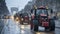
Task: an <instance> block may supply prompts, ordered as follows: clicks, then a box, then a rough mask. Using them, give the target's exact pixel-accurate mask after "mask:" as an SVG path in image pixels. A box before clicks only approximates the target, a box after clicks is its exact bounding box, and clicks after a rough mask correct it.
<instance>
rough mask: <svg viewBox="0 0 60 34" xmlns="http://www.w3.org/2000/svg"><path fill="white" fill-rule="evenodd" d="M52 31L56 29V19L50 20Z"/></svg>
mask: <svg viewBox="0 0 60 34" xmlns="http://www.w3.org/2000/svg"><path fill="white" fill-rule="evenodd" d="M50 31H55V22H54V20H50Z"/></svg>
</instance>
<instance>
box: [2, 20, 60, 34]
mask: <svg viewBox="0 0 60 34" xmlns="http://www.w3.org/2000/svg"><path fill="white" fill-rule="evenodd" d="M4 21H5V26H4V28H3V30H2V32H1V34H60V28H59V26H60V25H58V24H60V23H59V21H55V23H56V28H55V31H54V32H45V31H40V32H34V31H31V30H30V25H21V24H19V23H17V22H15V21H13V20H11V19H8V20H4ZM57 27H58V28H57Z"/></svg>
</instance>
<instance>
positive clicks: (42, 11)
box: [36, 9, 48, 15]
mask: <svg viewBox="0 0 60 34" xmlns="http://www.w3.org/2000/svg"><path fill="white" fill-rule="evenodd" d="M47 13H48V12H47V10H46V9H37V10H36V14H37V15H40V14H47Z"/></svg>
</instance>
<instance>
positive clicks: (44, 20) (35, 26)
mask: <svg viewBox="0 0 60 34" xmlns="http://www.w3.org/2000/svg"><path fill="white" fill-rule="evenodd" d="M52 14H53V10H52V9H48V8H46V7H43V6H41V7H39V8H33V9H31V30H34V31H39V27H43V28H44V29H45V31H54V30H55V21H54V19H53V17H52Z"/></svg>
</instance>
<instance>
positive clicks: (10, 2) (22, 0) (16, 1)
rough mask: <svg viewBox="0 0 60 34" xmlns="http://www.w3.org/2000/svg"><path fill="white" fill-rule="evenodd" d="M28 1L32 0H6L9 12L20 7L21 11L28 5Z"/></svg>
mask: <svg viewBox="0 0 60 34" xmlns="http://www.w3.org/2000/svg"><path fill="white" fill-rule="evenodd" d="M28 1H30V0H6V5H7V7H8V9H9V11H10V8H11V7H18V8H19V10H21V9H23V8H24V6H25V5H26V4H27V3H28Z"/></svg>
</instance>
